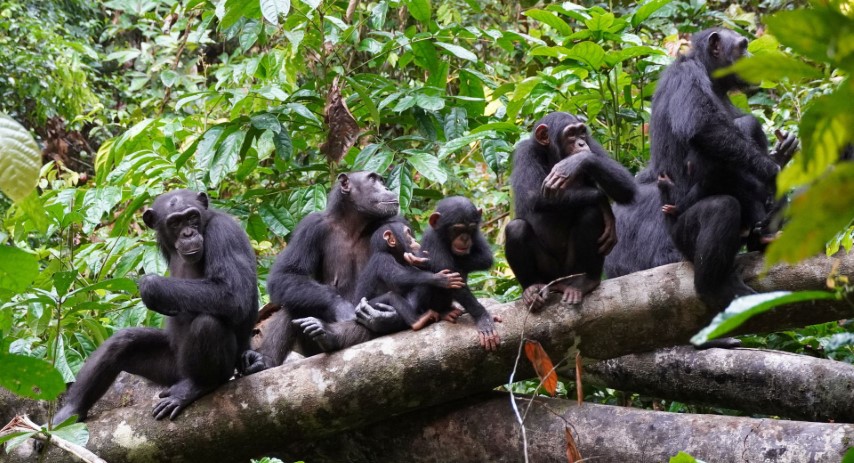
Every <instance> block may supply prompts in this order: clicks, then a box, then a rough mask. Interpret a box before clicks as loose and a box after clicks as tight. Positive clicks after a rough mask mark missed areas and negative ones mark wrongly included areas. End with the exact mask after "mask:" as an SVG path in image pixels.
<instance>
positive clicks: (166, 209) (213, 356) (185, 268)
mask: <svg viewBox="0 0 854 463" xmlns="http://www.w3.org/2000/svg"><path fill="white" fill-rule="evenodd" d="M207 207H208V203H207V196H206V195H205V194H204V193H195V192H192V191H188V190H177V191H173V192H170V193H166V194H163V195H161V196H159V197H158V198H157V199H156V200H155V201H154V205H153V206H152V208H151V209H149V210H147V211H146V212H145V214H144V215H143V218H144V219H145V223H146V224H147V225H148V226H150V227H152V228H155V229H156V230H157V242H158V245H159V246H160V249H161V250H162V252H163V256H164V257H165V258H166V260H167V262H168V263H169V271H170V274H171V275H170V278H166V277H162V276H155V275H147V276H145V277H143V278H142V279H141V280H140V282H139V292H140V296H141V297H142V300H143V302H144V303H145V305H146V306H147V307H148V308H149V309H151V310H154V311H156V312H159V313H162V314H164V315H167V321H166V329H165V330H159V329H154V328H128V329H124V330H121V331H119V332H117V333H116V334H115V335H113V336H112V337H110V338H109V339H107V341H106V342H104V344H102V345H101V346H100V347H99V348H98V349H96V350H95V352H93V353H92V355H91V357H89V359H88V360H87V361H86V363H85V364H84V365H83V368H82V369H81V370H80V373H79V374H78V375H77V382H76V383H74V385H72V386H71V388H70V389H69V391H68V394H67V395H66V398H65V405H64V406H63V407H62V408H61V409H60V410H59V412H57V414H56V416H55V417H54V423H60V422H62V421H64V420H65V419H67V418H68V417H69V416H71V415H75V414H76V415H78V416H79V419H81V420H83V419H85V418H86V414H87V412H88V411H89V409H90V408H91V407H92V405H93V404H94V403H95V402H96V401H97V400H98V399H99V398H100V397H101V396H102V395H103V394H104V392H106V391H107V389H108V388H109V387H110V385H111V384H112V383H113V381H114V380H115V378H116V376H117V375H118V374H119V373H120V372H122V371H126V372H128V373H132V374H136V375H140V376H143V377H145V378H148V379H149V380H152V381H154V382H156V383H158V384H161V385H164V386H169V388H168V389H167V390H165V391H163V392H162V393H161V394H160V397H162V398H163V399H162V400H161V401H160V402H159V403H158V404H157V405H156V406H155V408H154V413H153V415H154V416H155V417H156V418H157V419H161V418H165V417H166V416H169V417H170V418H172V419H174V418H175V417H176V416H177V415H178V414H179V413H180V412H181V410H183V409H184V408H185V407H186V406H187V405H189V404H190V403H192V402H193V401H195V400H196V399H197V398H199V397H201V396H202V395H204V394H207V393H208V392H210V391H212V390H213V389H214V388H216V387H217V386H219V385H221V384H223V383H225V382H227V381H228V379H229V378H230V377H231V376H232V375H233V374H234V369H235V366H237V363H238V359H239V357H240V353H241V352H243V351H245V350H246V349H248V348H249V338H250V335H251V332H252V327H253V325H254V322H255V317H256V315H257V311H258V287H257V284H258V283H257V278H256V273H255V272H256V264H255V253H254V251H253V250H252V247H251V246H250V244H249V238H248V237H247V236H246V233H245V232H244V231H243V230H242V229H241V228H240V226H239V225H238V224H237V222H235V221H234V219H232V218H231V217H229V216H228V215H226V214H223V213H221V212H218V211H216V210H212V209H208V208H207Z"/></svg>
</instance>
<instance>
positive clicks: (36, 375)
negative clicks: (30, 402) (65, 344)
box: [0, 354, 65, 400]
mask: <svg viewBox="0 0 854 463" xmlns="http://www.w3.org/2000/svg"><path fill="white" fill-rule="evenodd" d="M0 386H2V387H4V388H6V389H8V390H10V391H12V392H14V393H15V394H17V395H19V396H22V397H29V398H31V399H39V400H53V399H55V398H57V397H59V394H61V393H62V391H64V390H65V381H64V380H63V379H62V375H60V374H59V371H57V369H56V368H54V367H53V366H52V365H51V364H50V363H48V362H45V361H44V360H42V359H37V358H35V357H27V356H26V355H17V354H0Z"/></svg>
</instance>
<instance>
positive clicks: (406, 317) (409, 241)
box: [293, 221, 465, 352]
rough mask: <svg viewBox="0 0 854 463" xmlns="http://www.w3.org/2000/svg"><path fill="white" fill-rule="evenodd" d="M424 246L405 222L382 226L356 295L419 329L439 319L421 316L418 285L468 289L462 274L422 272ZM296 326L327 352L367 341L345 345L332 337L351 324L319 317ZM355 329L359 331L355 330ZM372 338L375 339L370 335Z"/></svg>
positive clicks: (427, 315)
mask: <svg viewBox="0 0 854 463" xmlns="http://www.w3.org/2000/svg"><path fill="white" fill-rule="evenodd" d="M420 248H421V246H420V245H419V244H418V242H417V241H415V238H413V236H412V230H411V229H410V228H409V226H407V224H406V223H404V222H402V221H398V222H389V223H386V224H384V225H382V226H380V227H379V228H378V229H377V230H376V231H375V232H374V234H373V236H372V237H371V258H370V260H368V263H367V264H366V265H365V267H364V269H363V270H362V272H361V275H360V276H359V282H358V285H357V286H356V294H357V297H359V298H364V299H365V300H367V301H368V303H369V304H372V305H376V304H386V305H388V306H391V307H394V309H395V310H396V311H397V312H398V314H399V315H400V316H401V317H402V318H403V321H404V322H405V323H406V324H407V325H409V326H410V327H411V328H412V329H414V330H418V329H421V328H423V327H424V326H426V325H428V324H429V323H431V322H433V321H437V318H436V317H434V316H432V314H426V313H425V314H421V313H418V307H417V303H416V301H415V297H414V296H413V295H414V289H415V288H416V287H418V286H419V285H425V286H434V287H438V288H452V289H458V288H462V287H463V286H465V281H464V280H463V278H462V277H461V276H460V274H459V273H455V272H452V271H450V270H448V269H443V270H440V271H438V272H432V271H428V270H421V269H420V268H418V267H420V266H424V265H426V264H427V262H428V260H427V259H426V258H424V257H421V256H419V254H420V252H419V251H420ZM293 323H294V324H296V325H299V327H300V328H302V330H303V333H305V334H306V335H308V336H309V337H311V338H313V339H315V341H317V342H318V344H320V346H321V348H323V350H324V351H327V352H328V351H334V350H339V349H343V348H345V347H349V346H351V345H353V344H355V343H358V342H362V341H366V340H367V339H364V338H355V339H354V338H353V337H351V336H348V337H347V338H346V339H344V341H346V342H348V343H342V342H341V341H339V338H338V337H337V336H335V335H334V334H332V332H333V331H335V330H336V329H339V330H341V329H344V328H343V327H344V326H346V325H347V324H348V323H349V324H353V323H355V320H352V321H349V322H339V323H337V324H329V323H326V322H324V321H323V320H320V319H318V318H316V317H305V318H300V319H296V320H294V321H293ZM355 329H358V327H356V328H355ZM371 337H373V336H371Z"/></svg>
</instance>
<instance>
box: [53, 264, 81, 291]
mask: <svg viewBox="0 0 854 463" xmlns="http://www.w3.org/2000/svg"><path fill="white" fill-rule="evenodd" d="M76 278H77V271H76V270H68V271H65V272H56V273H54V274H53V287H54V288H56V294H57V295H58V296H59V297H62V296H65V295H66V294H67V293H68V288H70V287H71V284H72V283H74V280H75V279H76Z"/></svg>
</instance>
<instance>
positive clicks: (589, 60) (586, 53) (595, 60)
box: [566, 42, 605, 69]
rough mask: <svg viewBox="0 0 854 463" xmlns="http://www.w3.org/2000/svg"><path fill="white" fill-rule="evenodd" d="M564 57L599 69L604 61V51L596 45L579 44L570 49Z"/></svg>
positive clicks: (590, 43) (588, 43)
mask: <svg viewBox="0 0 854 463" xmlns="http://www.w3.org/2000/svg"><path fill="white" fill-rule="evenodd" d="M566 57H567V58H570V59H574V60H576V61H580V62H582V63H584V64H587V65H588V66H590V67H591V68H593V69H599V68H600V67H602V63H603V62H604V60H605V50H603V49H602V47H601V46H600V45H599V44H597V43H593V42H581V43H578V44H576V45H575V46H574V47H572V48H571V49H570V50H569V53H568V54H567V56H566Z"/></svg>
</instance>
